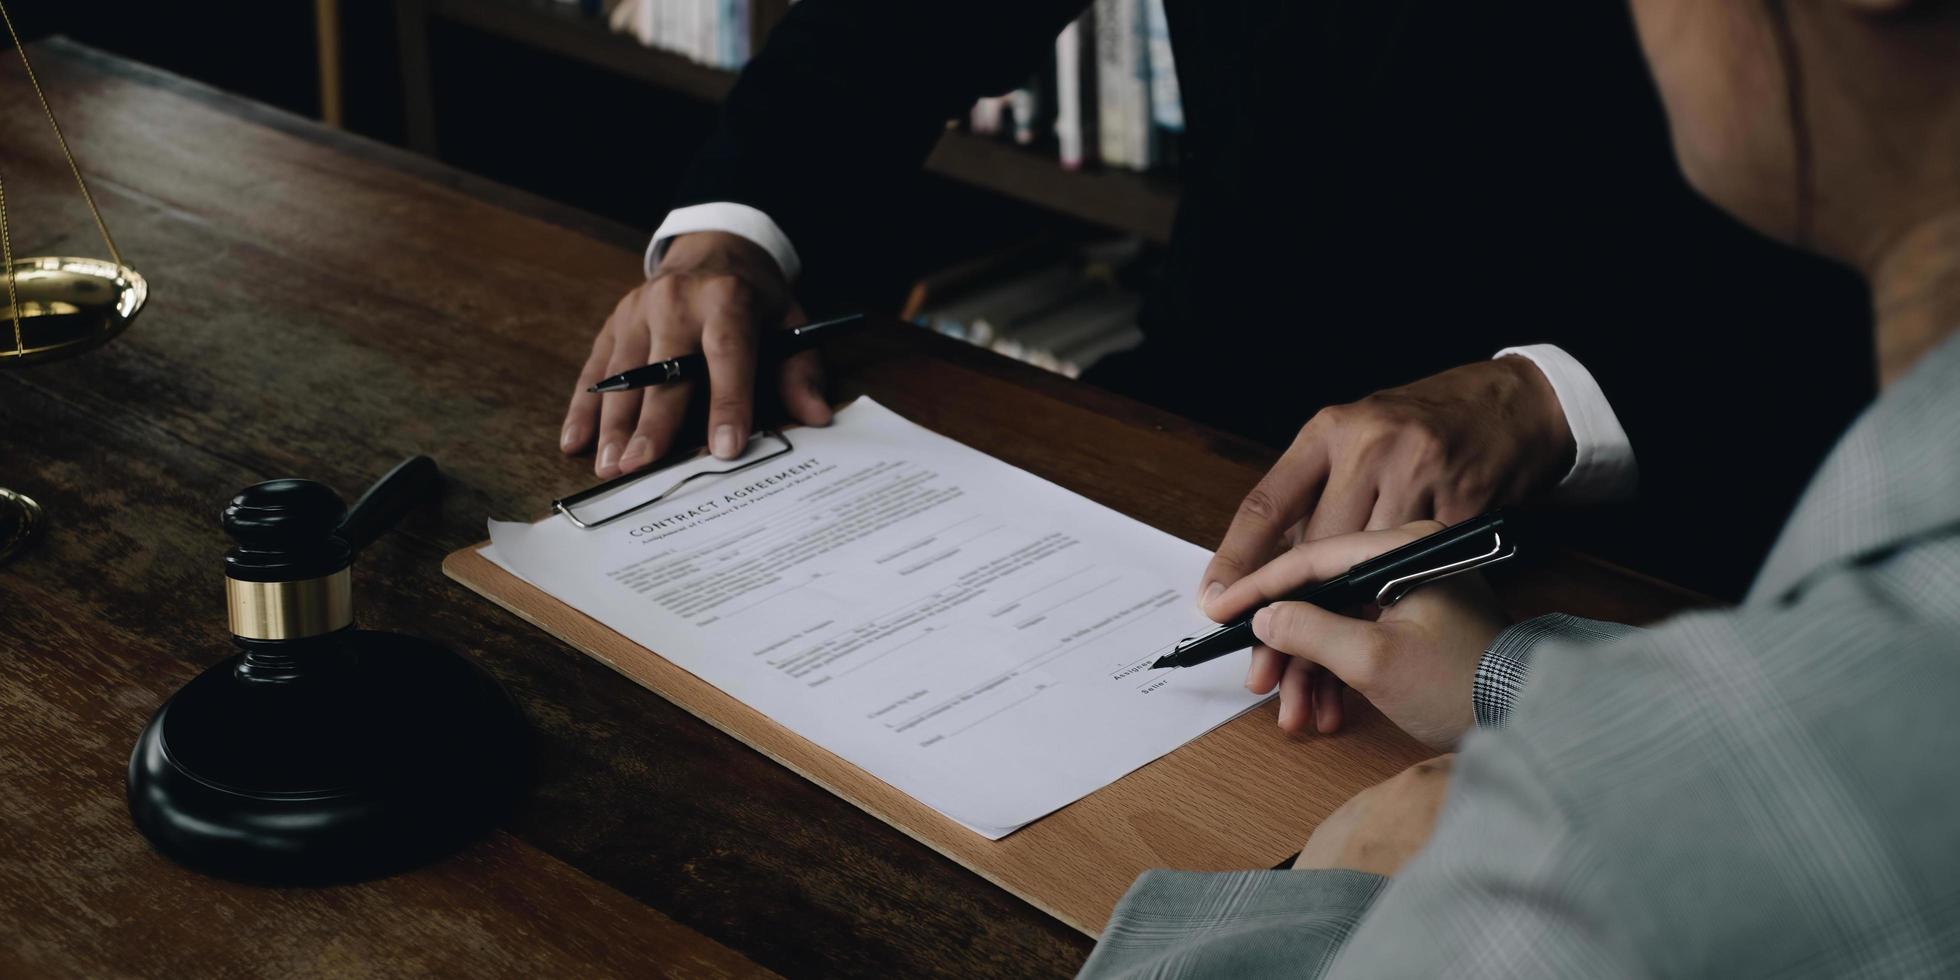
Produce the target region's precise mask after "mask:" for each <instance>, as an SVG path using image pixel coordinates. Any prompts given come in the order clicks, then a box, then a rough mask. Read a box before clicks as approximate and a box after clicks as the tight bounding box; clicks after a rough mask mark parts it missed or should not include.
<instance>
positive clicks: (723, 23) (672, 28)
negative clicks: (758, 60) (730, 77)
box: [606, 0, 750, 70]
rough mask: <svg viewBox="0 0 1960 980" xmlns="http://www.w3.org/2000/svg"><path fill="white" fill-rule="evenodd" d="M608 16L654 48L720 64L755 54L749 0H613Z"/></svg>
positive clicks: (734, 65) (624, 31)
mask: <svg viewBox="0 0 1960 980" xmlns="http://www.w3.org/2000/svg"><path fill="white" fill-rule="evenodd" d="M607 5H608V7H609V9H608V10H607V12H606V21H607V23H609V24H610V25H612V29H613V30H614V31H617V32H618V33H621V34H631V35H632V36H634V37H635V38H638V39H639V41H640V43H641V44H644V45H646V46H647V47H650V48H659V49H660V50H662V51H670V52H673V53H674V54H678V55H680V56H682V57H684V58H687V59H689V60H691V61H695V62H698V63H700V64H703V65H709V66H712V67H715V68H727V69H731V70H732V69H737V68H740V67H742V65H743V64H744V63H746V62H747V61H748V60H749V16H750V3H749V0H607Z"/></svg>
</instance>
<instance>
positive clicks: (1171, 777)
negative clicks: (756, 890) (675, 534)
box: [442, 544, 1435, 936]
mask: <svg viewBox="0 0 1960 980" xmlns="http://www.w3.org/2000/svg"><path fill="white" fill-rule="evenodd" d="M483 547H484V545H482V544H478V545H474V546H471V547H468V548H464V549H462V550H460V551H457V552H454V553H453V554H451V555H449V556H448V557H447V558H445V559H443V563H442V570H443V573H444V574H446V575H448V576H449V577H450V578H452V579H455V580H456V581H458V582H461V583H462V584H464V585H466V586H468V587H469V588H470V589H472V590H474V591H476V592H478V593H479V594H481V595H483V596H484V597H486V598H488V599H489V600H490V601H492V602H494V603H496V604H497V605H500V606H502V607H504V608H505V609H508V610H510V611H511V612H513V613H516V614H517V615H518V616H519V617H521V618H523V619H524V620H525V621H527V622H529V623H531V624H533V625H535V626H538V627H539V628H541V629H543V630H544V631H545V632H547V633H550V634H551V635H552V636H555V637H557V638H559V639H561V640H563V641H565V642H566V643H568V644H570V645H571V646H572V647H573V648H575V649H577V650H579V651H580V652H582V653H584V654H586V655H588V656H591V657H593V658H596V659H597V660H598V661H599V662H601V663H603V664H605V665H607V666H609V667H611V668H612V669H614V670H616V671H619V672H620V673H621V674H624V675H626V676H627V677H628V678H630V679H632V680H633V681H635V682H636V683H638V684H639V685H640V686H641V687H644V688H646V689H647V690H650V691H652V692H654V693H655V694H658V695H660V696H661V697H663V698H666V699H667V700H669V701H671V702H673V703H674V704H676V705H679V706H680V707H682V708H684V709H686V710H687V711H688V712H690V713H691V714H693V715H694V716H695V717H697V718H700V719H701V720H703V721H705V722H707V723H708V724H711V725H713V726H715V727H716V728H719V729H721V730H722V731H724V732H726V733H728V734H729V735H731V736H733V737H735V738H737V739H739V740H741V741H742V742H743V743H744V744H747V745H748V746H750V747H751V748H754V749H755V750H756V751H758V752H761V753H762V754H764V755H766V756H768V757H769V758H771V759H774V760H775V761H777V762H779V763H781V764H783V765H784V766H787V767H789V768H790V769H791V770H793V771H794V772H796V773H797V774H798V775H801V776H803V777H804V778H805V779H808V780H810V781H812V782H814V783H816V784H817V785H819V786H822V787H823V788H825V789H827V790H829V791H831V792H832V793H835V794H837V795H838V796H840V797H843V798H844V799H846V800H848V801H850V802H851V803H853V804H855V805H856V806H857V807H858V808H860V809H862V810H864V811H865V812H866V813H869V814H871V815H872V816H874V817H877V818H878V819H880V820H883V821H884V822H886V823H888V824H891V825H892V826H894V827H896V828H898V829H899V830H901V831H904V832H905V833H906V834H909V835H910V836H912V837H913V838H915V839H917V840H919V841H920V842H922V843H924V844H925V845H926V846H928V847H931V848H932V849H933V850H935V851H938V852H939V853H941V854H944V855H946V856H947V857H949V858H951V859H953V860H954V861H957V862H959V863H960V864H961V865H964V866H965V867H966V868H968V869H970V870H972V871H973V872H974V873H975V874H978V875H980V876H981V877H983V878H985V879H987V880H988V881H991V882H993V883H994V884H996V885H999V886H1000V887H1002V888H1005V889H1007V890H1008V891H1010V892H1012V893H1014V894H1015V895H1017V896H1019V897H1021V898H1022V899H1024V900H1026V901H1027V902H1029V903H1030V904H1032V905H1034V906H1035V907H1036V908H1039V909H1041V910H1042V911H1044V912H1047V913H1048V914H1050V915H1053V916H1055V917H1056V918H1058V919H1060V920H1062V921H1063V922H1066V923H1068V924H1069V925H1070V926H1073V927H1074V928H1076V929H1080V930H1081V931H1083V932H1085V933H1087V934H1089V935H1090V936H1095V935H1098V934H1099V933H1100V932H1101V931H1102V928H1103V925H1104V924H1105V923H1107V922H1108V921H1109V914H1110V912H1111V910H1113V909H1114V908H1115V907H1116V902H1117V900H1118V899H1120V898H1122V896H1123V893H1124V892H1125V891H1127V890H1128V889H1129V887H1130V884H1131V883H1132V882H1134V881H1135V880H1136V877H1137V875H1138V874H1141V873H1142V872H1143V871H1145V870H1148V869H1150V868H1177V869H1181V870H1187V871H1227V870H1244V869H1247V868H1271V867H1274V866H1276V865H1278V864H1280V863H1281V862H1283V861H1287V860H1289V859H1290V858H1291V856H1292V855H1293V854H1295V853H1296V852H1298V851H1299V849H1300V846H1301V845H1302V844H1303V843H1305V842H1306V838H1307V835H1308V834H1309V833H1310V832H1311V831H1312V830H1313V828H1314V827H1315V826H1317V825H1318V824H1319V823H1320V821H1321V820H1322V819H1323V818H1324V817H1326V816H1327V814H1328V813H1330V812H1332V811H1333V810H1334V808H1335V807H1337V806H1339V805H1340V804H1341V803H1343V802H1345V801H1346V800H1347V799H1348V798H1349V797H1350V796H1352V795H1354V793H1355V792H1356V791H1357V790H1359V789H1361V788H1362V787H1364V786H1368V785H1370V784H1373V783H1376V782H1379V781H1381V780H1382V779H1385V778H1387V777H1388V776H1391V775H1393V774H1394V773H1396V772H1399V771H1401V770H1402V769H1403V768H1405V767H1407V766H1409V765H1410V764H1412V763H1414V762H1416V761H1418V760H1421V759H1424V758H1427V757H1429V756H1431V755H1434V754H1435V753H1433V752H1431V751H1430V750H1428V749H1426V748H1424V747H1423V746H1422V745H1421V744H1419V743H1417V742H1415V741H1414V740H1413V739H1410V738H1409V737H1408V736H1406V735H1403V734H1402V733H1401V732H1400V731H1398V730H1396V729H1395V727H1394V726H1393V725H1390V724H1389V723H1388V722H1387V721H1386V720H1385V719H1383V718H1382V717H1381V716H1380V715H1378V714H1375V713H1374V712H1373V711H1372V710H1370V709H1368V708H1367V707H1366V706H1365V705H1363V704H1361V703H1360V702H1359V701H1358V699H1352V698H1351V699H1350V700H1349V714H1350V719H1349V724H1348V726H1347V730H1345V731H1343V732H1342V733H1340V734H1339V735H1335V736H1331V737H1319V736H1308V737H1303V738H1298V739H1295V738H1289V737H1287V736H1286V735H1284V734H1282V733H1281V732H1280V731H1279V728H1278V726H1277V725H1276V724H1275V717H1276V712H1277V708H1276V707H1275V705H1274V704H1273V703H1270V702H1269V703H1268V704H1266V705H1264V706H1262V707H1260V708H1258V709H1256V710H1254V711H1251V712H1248V713H1246V714H1245V715H1243V716H1241V717H1239V718H1238V719H1236V720H1234V721H1232V722H1231V723H1230V724H1227V725H1223V726H1221V727H1219V728H1217V729H1214V730H1213V731H1211V732H1210V733H1209V734H1206V735H1205V736H1203V737H1202V738H1199V739H1198V740H1196V741H1194V742H1191V743H1189V744H1187V745H1185V746H1184V747H1182V748H1180V749H1178V750H1177V751H1175V752H1172V753H1171V754H1170V755H1167V756H1165V757H1163V758H1161V759H1159V760H1157V761H1156V762H1153V763H1151V764H1149V765H1147V766H1144V767H1143V768H1142V769H1139V770H1137V771H1136V772H1133V773H1131V774H1129V775H1128V776H1125V777H1123V778H1122V779H1119V780H1117V781H1116V782H1114V783H1112V784H1110V785H1108V786H1105V787H1103V788H1102V789H1100V790H1097V791H1096V792H1094V793H1091V794H1089V795H1088V796H1087V797H1085V798H1083V799H1081V800H1078V801H1077V802H1075V803H1073V804H1071V805H1069V806H1066V807H1064V808H1062V809H1061V810H1058V811H1056V812H1055V813H1052V814H1049V815H1048V816H1046V817H1043V818H1042V819H1040V820H1037V821H1035V822H1034V823H1032V824H1029V825H1028V826H1026V827H1023V828H1022V829H1020V830H1018V831H1015V832H1014V833H1012V834H1010V835H1008V836H1007V837H1005V838H1003V839H1001V840H998V841H990V840H987V839H986V838H984V837H982V836H980V835H979V834H976V833H974V832H972V831H970V830H967V829H966V828H965V827H962V826H960V825H959V824H957V823H955V822H953V821H952V820H950V819H948V818H946V817H944V816H942V815H940V814H939V813H938V812H937V811H935V810H933V809H932V808H930V807H928V806H926V805H925V804H923V803H920V802H918V801H917V800H914V799H913V798H911V797H910V796H907V795H905V794H904V793H902V792H899V791H898V790H897V789H894V788H893V787H892V786H890V785H889V784H887V783H885V782H883V781H881V780H879V779H877V778H875V777H873V776H871V775H870V774H868V773H866V772H865V771H864V770H862V769H859V768H857V767H856V766H854V765H851V764H850V763H848V762H845V761H844V760H843V759H841V758H838V757H837V756H836V755H834V754H832V753H831V752H829V751H828V750H826V749H823V748H821V747H819V746H817V745H816V744H814V743H812V742H810V741H809V740H807V739H805V738H803V737H802V736H799V735H797V734H796V733H794V732H792V731H790V730H789V729H787V728H784V727H783V726H782V725H779V724H777V723H776V722H774V721H772V720H771V719H769V718H768V717H767V716H765V715H763V714H762V713H760V712H758V711H756V710H755V709H753V708H750V707H749V706H748V705H745V704H743V703H742V702H740V701H738V700H736V699H735V698H733V697H731V696H729V695H728V694H725V693H723V692H722V691H721V690H720V689H719V688H716V687H715V686H714V685H712V684H710V683H708V682H707V681H704V680H702V679H700V678H698V677H695V676H694V675H693V674H690V673H688V672H687V671H685V670H683V669H681V668H680V667H677V666H675V665H674V664H672V663H669V662H668V661H667V660H665V659H663V658H661V657H660V655H659V654H657V653H655V652H654V651H651V650H648V649H647V648H645V647H643V646H640V645H639V644H637V643H634V642H632V641H631V640H628V639H626V638H625V637H623V636H621V635H619V634H618V633H615V632H613V631H612V630H610V629H608V628H606V627H605V626H602V625H600V624H599V622H598V621H597V620H594V619H592V618H591V617H588V616H586V615H585V614H583V613H581V612H579V611H577V610H575V609H573V608H571V607H570V606H567V605H565V604H564V603H562V602H559V601H558V600H557V599H554V598H552V597H551V596H549V595H547V594H545V593H544V592H543V591H542V590H540V589H538V588H536V587H535V586H532V585H531V584H530V583H528V582H525V581H524V580H522V579H520V578H518V577H517V576H515V575H512V574H511V573H509V572H507V571H505V570H504V569H503V568H502V567H500V566H498V565H497V564H496V563H494V562H492V561H490V560H489V559H487V558H485V557H483V555H482V554H480V553H479V552H480V550H481V549H482V548H483ZM785 819H791V820H793V819H795V816H794V815H793V814H786V815H785Z"/></svg>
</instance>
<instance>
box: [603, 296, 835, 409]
mask: <svg viewBox="0 0 1960 980" xmlns="http://www.w3.org/2000/svg"><path fill="white" fill-rule="evenodd" d="M862 322H864V314H862V313H852V314H849V315H848V316H840V317H837V318H835V319H830V320H818V321H817V322H815V323H806V324H804V325H802V326H800V327H791V328H790V329H788V330H778V331H774V332H772V333H767V334H764V335H763V337H762V349H761V350H760V351H759V352H758V354H759V355H760V359H763V360H771V359H773V360H781V359H783V358H785V357H788V356H790V355H791V354H795V353H797V352H798V351H805V350H809V349H810V348H812V347H815V346H816V345H817V342H818V341H821V340H825V339H828V338H829V337H831V336H833V335H836V334H840V333H843V332H845V331H846V330H848V329H850V328H851V327H854V326H857V325H858V324H860V323H862ZM707 376H708V359H707V357H706V356H704V355H701V354H687V355H683V356H681V357H675V358H670V359H668V360H665V361H655V362H653V363H652V364H649V365H647V366H646V367H636V368H634V369H633V370H631V371H623V372H621V373H619V374H615V375H613V376H612V377H610V378H607V379H605V380H603V381H601V382H599V383H598V384H596V385H593V386H592V387H590V388H587V389H585V390H587V391H590V392H595V393H599V394H603V393H605V392H608V391H630V390H632V389H634V388H645V387H647V386H649V385H664V384H672V383H674V382H676V381H693V380H696V379H698V378H705V377H707Z"/></svg>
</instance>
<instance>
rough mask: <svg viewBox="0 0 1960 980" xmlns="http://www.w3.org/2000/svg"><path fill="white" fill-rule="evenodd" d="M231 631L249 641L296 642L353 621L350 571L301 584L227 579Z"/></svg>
mask: <svg viewBox="0 0 1960 980" xmlns="http://www.w3.org/2000/svg"><path fill="white" fill-rule="evenodd" d="M225 605H226V606H227V607H228V608H229V609H230V611H231V632H232V635H233V636H242V637H244V638H246V639H248V640H299V639H304V638H306V637H309V636H319V635H320V634H322V633H331V632H333V631H334V630H337V629H340V628H341V627H343V626H347V625H349V624H350V623H352V622H354V590H353V579H352V577H351V576H349V574H348V569H345V568H343V569H341V570H340V571H337V572H335V573H333V574H332V575H325V576H322V577H320V578H310V579H306V580H304V581H300V582H243V581H240V580H238V579H235V578H227V579H225Z"/></svg>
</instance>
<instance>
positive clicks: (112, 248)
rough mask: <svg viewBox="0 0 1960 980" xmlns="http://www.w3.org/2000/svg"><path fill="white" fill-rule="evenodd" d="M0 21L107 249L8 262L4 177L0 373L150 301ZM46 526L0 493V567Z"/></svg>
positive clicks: (91, 337) (29, 501) (44, 357)
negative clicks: (6, 332)
mask: <svg viewBox="0 0 1960 980" xmlns="http://www.w3.org/2000/svg"><path fill="white" fill-rule="evenodd" d="M0 20H4V21H5V23H6V27H7V36H8V37H10V38H12V39H13V44H14V50H15V51H16V52H17V53H19V55H20V63H21V66H22V67H23V68H25V69H26V71H27V83H28V85H29V86H30V87H32V88H33V89H34V97H35V98H36V99H37V100H39V102H40V103H41V112H42V114H43V115H45V116H47V119H48V127H49V128H50V129H52V130H54V138H55V142H56V143H59V144H60V145H61V155H62V157H63V158H65V159H66V160H67V161H68V170H69V172H70V173H73V174H74V175H75V185H76V186H77V187H79V188H81V191H82V200H84V201H86V202H88V210H89V214H90V215H92V216H93V217H94V218H95V227H96V230H97V231H99V232H101V233H102V243H103V244H104V245H106V246H108V249H109V258H107V259H87V258H74V257H70V256H33V257H29V258H22V259H16V258H14V248H13V241H12V239H11V237H10V236H9V234H8V228H7V191H6V182H5V179H4V177H5V175H4V174H0V266H4V267H5V269H6V279H7V282H6V293H5V294H4V295H0V301H4V302H5V304H6V305H5V306H4V307H0V309H3V310H4V314H0V325H6V324H10V325H11V326H12V331H13V333H12V336H11V337H7V338H5V340H6V341H7V342H4V343H0V368H20V367H28V366H30V365H34V364H40V363H43V362H46V361H53V360H58V359H60V358H63V357H69V356H72V355H74V354H79V353H81V352H82V351H85V350H88V349H89V348H91V347H96V346H100V345H101V344H104V343H107V342H108V341H109V340H110V339H111V338H113V337H115V336H116V335H117V334H120V333H122V332H123V330H124V329H126V328H127V327H128V326H129V324H130V321H132V320H134V319H136V314H138V313H140V312H142V310H143V304H144V303H145V302H146V301H148V299H149V296H150V286H149V283H147V282H145V281H144V279H143V277H142V276H140V275H137V273H136V270H135V269H132V268H130V267H129V266H127V265H124V264H123V260H122V253H121V252H119V251H117V250H116V242H115V239H113V238H111V237H109V226H108V225H107V224H104V223H103V221H102V212H101V211H100V210H99V209H98V208H96V206H95V196H94V195H92V194H90V193H89V190H88V182H87V181H86V180H83V179H82V170H81V168H80V167H78V166H76V165H75V156H74V154H73V153H70V152H69V150H68V140H67V138H66V137H64V136H62V135H61V124H60V123H57V122H55V118H54V110H53V109H52V108H50V107H49V105H48V98H47V95H46V94H44V93H43V92H42V91H41V82H40V80H39V79H37V78H36V77H35V76H34V65H33V64H32V63H31V62H29V61H28V60H27V49H26V47H24V46H23V45H22V44H21V43H20V35H19V34H17V33H15V31H14V22H13V18H12V17H9V16H8V15H7V8H6V5H5V4H0ZM46 523H47V518H46V516H45V514H44V513H43V511H42V510H41V505H40V504H38V503H35V502H34V499H33V498H31V497H29V496H27V495H26V494H23V493H20V492H19V491H16V490H10V489H7V488H6V487H0V563H5V562H6V561H7V560H8V559H10V558H12V557H13V556H15V555H16V554H18V553H19V552H20V551H21V550H22V549H23V548H25V547H27V545H29V544H30V543H32V542H33V540H34V538H35V537H36V536H37V535H39V534H40V532H41V530H42V528H43V527H44V526H45V525H46Z"/></svg>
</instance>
